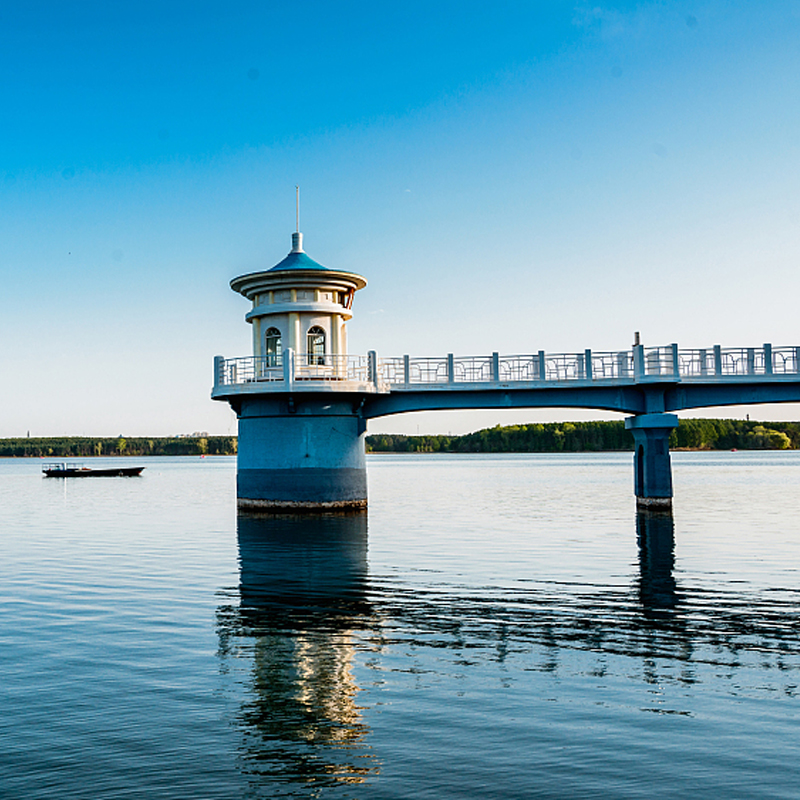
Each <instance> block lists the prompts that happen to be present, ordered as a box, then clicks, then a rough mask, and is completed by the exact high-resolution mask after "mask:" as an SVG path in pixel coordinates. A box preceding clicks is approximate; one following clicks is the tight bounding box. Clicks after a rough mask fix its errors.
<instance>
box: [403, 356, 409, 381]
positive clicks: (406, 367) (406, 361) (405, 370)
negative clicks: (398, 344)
mask: <svg viewBox="0 0 800 800" xmlns="http://www.w3.org/2000/svg"><path fill="white" fill-rule="evenodd" d="M403 383H404V384H405V385H406V386H408V384H409V383H411V364H410V359H409V357H408V356H403Z"/></svg>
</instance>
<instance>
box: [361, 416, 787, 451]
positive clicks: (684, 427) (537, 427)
mask: <svg viewBox="0 0 800 800" xmlns="http://www.w3.org/2000/svg"><path fill="white" fill-rule="evenodd" d="M669 446H670V449H675V450H734V449H736V450H797V449H800V422H756V421H750V420H740V419H682V420H680V424H679V426H678V427H677V428H676V429H675V430H674V431H672V434H671V435H670V440H669ZM607 450H633V436H632V435H631V433H630V432H629V431H626V430H625V422H624V420H613V421H608V422H537V423H531V424H529V425H504V426H501V425H497V426H495V427H494V428H484V429H483V430H480V431H475V432H474V433H467V434H464V435H463V436H403V435H399V434H377V435H374V436H367V451H368V452H373V453H562V452H564V453H581V452H600V451H607Z"/></svg>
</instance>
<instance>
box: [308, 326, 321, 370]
mask: <svg viewBox="0 0 800 800" xmlns="http://www.w3.org/2000/svg"><path fill="white" fill-rule="evenodd" d="M306 342H307V347H306V353H307V358H308V363H309V364H319V365H323V364H324V363H325V331H324V330H322V328H320V327H319V326H317V325H314V327H313V328H309V329H308V336H307V338H306Z"/></svg>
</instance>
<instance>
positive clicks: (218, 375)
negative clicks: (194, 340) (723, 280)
mask: <svg viewBox="0 0 800 800" xmlns="http://www.w3.org/2000/svg"><path fill="white" fill-rule="evenodd" d="M748 376H763V377H780V376H795V377H798V378H800V347H773V346H772V345H770V344H764V345H762V346H761V347H738V348H737V347H732V348H723V347H720V346H719V345H715V346H714V347H709V348H706V349H702V348H701V349H695V350H681V349H679V348H678V345H676V344H672V345H667V346H665V347H643V346H642V345H637V346H635V347H634V348H633V349H631V350H619V351H610V352H601V351H598V352H594V351H592V350H584V351H583V352H582V353H546V352H544V351H543V350H540V351H538V352H537V353H535V354H533V355H516V356H501V355H500V354H499V353H492V354H491V355H489V356H485V355H484V356H454V355H452V354H449V355H447V356H444V357H438V358H411V357H410V356H401V357H399V358H383V359H380V360H379V359H377V357H376V356H375V353H374V352H370V353H369V354H368V355H366V356H331V355H325V356H317V355H314V356H312V355H307V354H303V353H299V354H294V353H292V351H291V350H287V351H285V352H284V353H283V354H282V355H279V356H249V357H246V358H231V359H224V358H222V357H221V356H217V358H216V359H215V376H214V378H215V380H214V383H215V386H232V385H241V384H249V383H264V384H267V385H269V384H270V383H282V384H286V383H290V384H294V383H300V382H303V381H357V382H360V383H370V384H373V385H374V386H375V387H379V386H380V387H385V388H390V387H396V388H402V387H409V386H430V387H437V386H438V387H446V386H447V385H448V384H457V385H462V386H463V385H465V384H511V383H517V384H519V383H573V382H584V383H589V382H590V383H599V382H604V381H605V382H617V383H639V382H647V381H654V380H655V381H658V380H663V381H677V380H681V381H708V382H714V381H717V380H726V379H746V378H747V377H748ZM265 388H266V387H265ZM275 388H276V389H277V388H278V387H277V386H276V387H275Z"/></svg>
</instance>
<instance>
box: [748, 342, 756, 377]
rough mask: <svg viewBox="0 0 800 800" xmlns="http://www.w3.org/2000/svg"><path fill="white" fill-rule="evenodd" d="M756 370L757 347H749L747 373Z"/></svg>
mask: <svg viewBox="0 0 800 800" xmlns="http://www.w3.org/2000/svg"><path fill="white" fill-rule="evenodd" d="M755 371H756V349H755V347H748V348H747V374H748V375H752V374H753V373H754V372H755Z"/></svg>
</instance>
